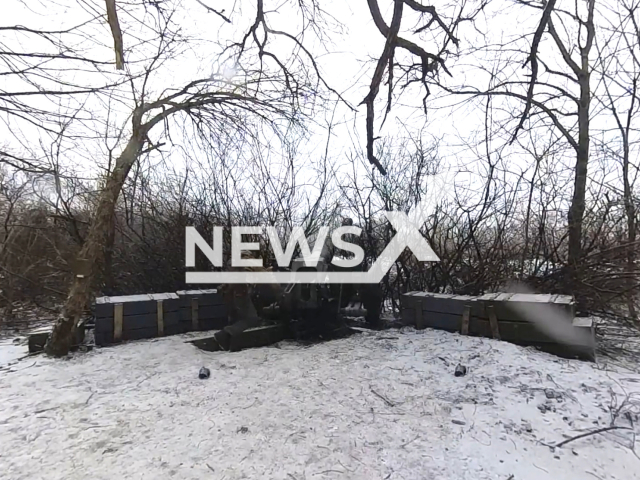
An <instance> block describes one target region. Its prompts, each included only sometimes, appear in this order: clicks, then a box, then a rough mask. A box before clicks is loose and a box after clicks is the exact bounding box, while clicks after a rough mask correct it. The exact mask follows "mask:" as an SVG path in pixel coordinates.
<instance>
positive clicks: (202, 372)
mask: <svg viewBox="0 0 640 480" xmlns="http://www.w3.org/2000/svg"><path fill="white" fill-rule="evenodd" d="M209 376H211V372H210V371H209V369H208V368H207V367H202V368H201V369H200V373H199V374H198V378H199V379H200V380H205V379H207V378H209Z"/></svg>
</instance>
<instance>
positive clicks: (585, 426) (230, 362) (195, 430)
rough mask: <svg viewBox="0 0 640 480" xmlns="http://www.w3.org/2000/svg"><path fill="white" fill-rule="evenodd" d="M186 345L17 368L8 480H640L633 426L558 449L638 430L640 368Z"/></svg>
mask: <svg viewBox="0 0 640 480" xmlns="http://www.w3.org/2000/svg"><path fill="white" fill-rule="evenodd" d="M185 340H186V337H169V338H163V339H158V340H154V341H145V342H136V343H130V344H125V345H121V346H118V347H113V348H105V349H101V350H95V351H93V352H90V353H85V354H77V355H75V356H73V357H72V358H70V359H68V360H63V361H60V360H51V359H47V358H44V357H33V358H27V359H24V360H21V361H20V362H18V363H16V364H13V365H12V366H10V367H8V368H6V367H5V368H4V369H3V370H0V478H2V479H3V480H18V479H29V480H35V479H65V480H74V479H82V480H86V479H91V480H100V479H118V480H120V479H132V480H133V479H136V480H138V479H140V480H142V479H149V480H162V479H198V480H201V479H227V480H232V479H242V478H246V479H282V480H285V479H286V480H303V479H307V480H312V479H314V480H316V479H317V480H322V479H343V478H344V479H366V480H377V479H380V480H382V479H387V480H399V479H406V480H419V479H446V480H451V479H469V480H482V479H492V480H498V479H503V480H543V479H554V480H558V479H559V480H564V479H567V480H569V479H576V480H578V479H579V480H585V479H590V478H591V479H619V480H624V479H627V480H630V479H635V478H640V459H639V458H638V457H637V456H636V455H635V454H634V451H633V450H632V447H633V442H634V430H633V429H632V430H615V431H611V432H606V433H603V434H597V435H591V436H588V437H585V438H583V439H579V440H575V441H572V442H570V443H568V444H567V445H566V446H563V447H561V448H556V449H555V451H554V450H553V449H551V448H550V447H549V446H546V445H545V444H551V445H552V444H556V443H558V442H561V441H562V440H564V439H566V438H567V437H572V436H576V435H579V434H581V433H584V432H586V431H590V430H594V429H597V428H600V427H607V426H609V425H610V423H611V420H612V415H614V416H617V419H616V425H619V426H622V427H631V424H632V423H633V425H636V420H637V414H638V402H639V401H640V394H639V393H634V392H640V375H638V374H634V373H631V372H625V371H623V370H618V371H610V370H608V369H605V368H603V366H602V365H594V364H589V363H583V362H579V361H568V360H563V359H559V358H557V357H554V356H551V355H547V354H544V353H539V352H536V351H534V350H532V349H523V348H520V347H517V346H514V345H511V344H508V343H503V342H499V341H494V340H489V339H479V338H469V337H462V336H459V335H457V334H448V333H444V332H439V331H431V330H427V331H422V332H415V331H413V330H406V331H395V330H393V331H386V332H379V333H364V334H361V335H356V336H353V337H351V338H348V339H344V340H339V341H334V342H329V343H324V344H320V345H314V346H311V347H301V346H297V345H293V344H289V343H284V344H281V345H280V346H279V348H275V347H271V348H262V349H256V350H247V351H244V352H240V353H207V352H203V351H200V350H198V349H197V348H196V347H194V346H193V345H191V344H188V343H185ZM458 362H460V363H462V364H464V365H466V366H467V367H468V369H469V370H468V373H467V375H466V376H464V377H455V376H454V374H453V373H454V369H455V366H456V364H457V363H458ZM201 366H207V367H208V368H210V369H211V378H209V379H208V380H199V379H198V371H199V369H200V367H201ZM548 397H553V398H548ZM542 410H544V413H543V411H542ZM616 411H617V415H616V413H615V412H616ZM612 412H613V413H612ZM627 412H628V413H627ZM633 428H635V433H638V431H639V429H638V428H637V427H633ZM639 443H640V442H639ZM639 448H640V447H639Z"/></svg>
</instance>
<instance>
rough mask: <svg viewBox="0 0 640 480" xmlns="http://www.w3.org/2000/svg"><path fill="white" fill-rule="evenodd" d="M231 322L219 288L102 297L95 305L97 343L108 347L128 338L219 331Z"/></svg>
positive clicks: (135, 338) (138, 338)
mask: <svg viewBox="0 0 640 480" xmlns="http://www.w3.org/2000/svg"><path fill="white" fill-rule="evenodd" d="M226 322H227V313H226V309H225V307H224V304H223V301H222V296H221V295H220V294H218V293H217V291H216V290H196V291H183V292H178V293H156V294H148V295H130V296H122V297H100V298H97V299H96V304H95V330H94V336H95V342H96V345H99V346H104V345H110V344H113V343H118V342H122V341H126V340H141V339H145V338H154V337H162V336H165V335H177V334H180V333H186V332H190V331H199V330H216V329H220V328H223V327H224V326H225V325H226Z"/></svg>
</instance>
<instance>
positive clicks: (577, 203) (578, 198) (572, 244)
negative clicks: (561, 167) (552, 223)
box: [568, 72, 591, 273]
mask: <svg viewBox="0 0 640 480" xmlns="http://www.w3.org/2000/svg"><path fill="white" fill-rule="evenodd" d="M579 80H580V104H579V106H578V152H577V155H576V171H575V180H574V187H573V199H572V201H571V207H570V208H569V217H568V221H569V267H570V268H571V270H572V271H573V272H574V273H575V269H576V268H577V265H578V262H579V260H580V257H581V256H582V222H583V219H584V210H585V197H586V193H587V167H588V164H589V105H590V103H591V92H590V90H589V74H588V72H585V73H584V75H581V77H580V79H579Z"/></svg>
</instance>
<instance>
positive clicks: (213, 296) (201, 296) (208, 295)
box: [177, 289, 224, 307]
mask: <svg viewBox="0 0 640 480" xmlns="http://www.w3.org/2000/svg"><path fill="white" fill-rule="evenodd" d="M177 294H178V296H179V297H180V299H181V302H182V304H183V306H186V307H189V306H190V305H191V299H192V298H197V299H198V304H199V305H200V306H205V305H224V298H223V297H222V294H221V293H219V292H218V291H217V290H215V289H211V290H181V291H179V292H177Z"/></svg>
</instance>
